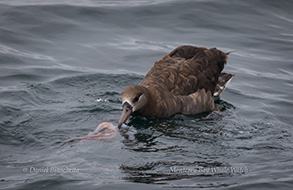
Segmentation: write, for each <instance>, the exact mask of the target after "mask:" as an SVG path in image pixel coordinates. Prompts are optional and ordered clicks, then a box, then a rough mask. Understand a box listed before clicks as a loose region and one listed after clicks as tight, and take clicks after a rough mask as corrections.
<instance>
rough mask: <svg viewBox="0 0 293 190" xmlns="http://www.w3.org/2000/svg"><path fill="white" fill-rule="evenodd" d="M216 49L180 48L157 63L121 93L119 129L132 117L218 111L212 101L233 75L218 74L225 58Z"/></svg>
mask: <svg viewBox="0 0 293 190" xmlns="http://www.w3.org/2000/svg"><path fill="white" fill-rule="evenodd" d="M228 54H229V53H224V52H222V51H220V50H217V49H216V48H212V49H207V48H203V47H193V46H180V47H178V48H176V49H174V50H173V51H172V52H170V53H169V54H168V55H166V56H164V57H163V58H162V59H161V60H159V61H157V62H156V63H155V64H154V66H153V67H152V68H151V70H150V71H149V72H148V73H147V74H146V76H145V77H144V79H143V80H142V81H141V82H140V83H139V84H138V85H135V86H130V87H128V88H126V89H125V90H124V91H123V92H122V93H121V99H122V107H123V112H122V115H121V118H120V120H119V123H118V127H120V126H121V125H122V124H123V123H124V122H126V120H127V119H128V117H129V116H130V115H131V114H132V113H135V114H138V115H141V116H153V117H158V118H168V117H171V116H172V115H174V114H176V113H182V114H186V115H189V114H197V113H201V112H206V111H212V110H218V108H217V106H216V105H215V104H214V101H215V100H216V99H218V98H219V96H220V94H221V92H222V91H223V90H224V89H225V87H226V85H227V83H228V82H230V80H231V79H232V78H233V76H234V75H232V74H227V73H221V72H222V70H223V68H224V65H225V64H226V62H227V55H228Z"/></svg>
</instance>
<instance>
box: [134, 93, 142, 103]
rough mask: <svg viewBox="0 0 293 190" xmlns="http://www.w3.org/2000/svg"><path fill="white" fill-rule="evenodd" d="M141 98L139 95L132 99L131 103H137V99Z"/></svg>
mask: <svg viewBox="0 0 293 190" xmlns="http://www.w3.org/2000/svg"><path fill="white" fill-rule="evenodd" d="M140 96H141V94H140V95H138V96H136V97H135V98H134V99H133V102H137V101H138V100H139V97H140Z"/></svg>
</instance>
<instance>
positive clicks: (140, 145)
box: [120, 100, 234, 184]
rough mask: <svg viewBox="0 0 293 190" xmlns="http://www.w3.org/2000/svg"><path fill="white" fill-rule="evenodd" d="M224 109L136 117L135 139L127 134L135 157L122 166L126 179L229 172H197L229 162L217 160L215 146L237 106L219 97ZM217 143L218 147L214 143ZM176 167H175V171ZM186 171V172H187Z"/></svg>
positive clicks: (155, 179) (156, 180) (157, 180)
mask: <svg viewBox="0 0 293 190" xmlns="http://www.w3.org/2000/svg"><path fill="white" fill-rule="evenodd" d="M217 104H218V105H220V106H221V107H223V111H222V112H212V113H202V114H197V115H192V116H185V115H180V114H178V115H175V116H173V117H172V118H169V119H157V118H146V117H140V116H133V117H131V119H130V120H129V123H128V124H127V125H128V126H131V127H134V128H135V129H136V133H135V134H134V135H133V137H134V138H133V139H129V138H128V137H127V136H125V137H126V138H125V141H124V147H125V149H128V150H129V151H131V152H135V155H136V157H134V158H132V159H131V160H130V161H127V162H124V163H122V164H121V165H120V170H121V171H122V172H123V173H124V174H125V177H124V178H125V179H126V180H129V181H133V182H140V183H160V184H161V183H166V182H167V181H172V180H178V179H187V178H193V177H208V176H214V175H230V174H227V173H210V172H196V171H200V170H204V169H208V168H214V167H223V166H227V165H229V164H227V163H224V162H220V161H218V160H217V158H218V156H217V155H216V154H215V151H214V150H213V149H214V148H217V146H218V147H220V146H221V145H217V144H219V143H218V142H217V138H216V137H215V136H217V135H218V134H219V133H220V132H221V130H222V129H223V127H225V123H223V122H219V121H221V120H222V118H223V117H225V116H228V115H229V114H231V110H233V109H234V106H233V105H231V104H229V103H227V102H225V101H223V100H218V101H217ZM215 145H216V146H215ZM172 169H173V170H172ZM184 170H185V171H184Z"/></svg>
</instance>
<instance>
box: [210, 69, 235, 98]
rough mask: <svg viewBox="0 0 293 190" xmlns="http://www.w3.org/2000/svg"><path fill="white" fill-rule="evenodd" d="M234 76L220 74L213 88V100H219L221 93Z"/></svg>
mask: <svg viewBox="0 0 293 190" xmlns="http://www.w3.org/2000/svg"><path fill="white" fill-rule="evenodd" d="M234 76H235V75H233V74H228V73H221V75H220V77H219V79H218V84H217V86H216V88H215V91H214V94H213V95H214V99H215V100H217V99H219V98H220V95H221V93H222V92H223V91H224V90H225V88H226V87H227V85H228V84H229V82H230V81H231V80H232V78H233V77H234Z"/></svg>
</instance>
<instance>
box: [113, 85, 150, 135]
mask: <svg viewBox="0 0 293 190" xmlns="http://www.w3.org/2000/svg"><path fill="white" fill-rule="evenodd" d="M149 96H150V94H149V90H148V89H147V88H146V87H144V86H141V85H135V86H130V87H127V88H126V89H125V90H124V91H123V92H122V93H121V100H122V114H121V116H120V119H119V122H118V128H119V129H120V128H121V126H122V124H123V123H125V122H126V121H127V119H128V118H129V117H130V115H131V114H132V113H134V112H139V111H141V110H142V109H143V108H144V107H145V106H146V105H147V103H148V99H149Z"/></svg>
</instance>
